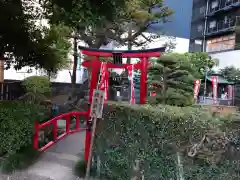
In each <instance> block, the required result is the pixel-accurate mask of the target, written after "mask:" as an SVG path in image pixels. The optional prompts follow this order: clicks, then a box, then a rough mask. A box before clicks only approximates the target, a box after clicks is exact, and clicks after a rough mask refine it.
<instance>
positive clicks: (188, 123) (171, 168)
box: [94, 104, 240, 180]
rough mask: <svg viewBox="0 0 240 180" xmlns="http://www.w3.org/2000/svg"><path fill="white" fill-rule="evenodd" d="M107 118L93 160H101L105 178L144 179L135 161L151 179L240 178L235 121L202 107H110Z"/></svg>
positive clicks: (148, 178) (113, 179)
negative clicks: (137, 169) (224, 119)
mask: <svg viewBox="0 0 240 180" xmlns="http://www.w3.org/2000/svg"><path fill="white" fill-rule="evenodd" d="M104 116H105V117H104V120H102V121H100V122H99V124H98V127H97V132H96V142H95V145H94V156H95V157H96V156H100V158H101V168H100V170H101V179H108V180H125V179H126V180H128V179H131V177H132V176H133V175H134V174H135V175H136V174H137V175H138V176H139V174H140V172H134V170H133V164H134V162H135V161H136V160H139V161H140V167H139V168H140V171H142V172H143V174H144V177H145V179H147V180H169V179H177V176H181V175H182V176H184V177H185V180H193V179H196V180H206V179H208V180H215V179H238V178H239V176H238V172H237V171H238V167H237V164H236V163H235V164H234V163H233V162H234V161H233V160H236V158H235V157H236V154H235V153H237V146H238V145H237V143H235V144H234V143H233V142H234V140H233V139H235V140H236V137H238V136H237V134H238V130H237V129H236V130H233V127H231V126H230V124H231V122H230V121H223V120H222V119H219V118H216V117H212V116H211V115H210V114H209V113H207V112H204V111H201V110H200V109H198V108H191V107H187V108H186V107H185V108H180V107H172V106H158V107H151V106H137V105H135V106H132V105H122V104H111V105H108V106H106V107H105V113H104ZM234 127H236V126H234ZM224 132H225V133H224ZM204 137H205V140H204V141H203V142H201V140H203V138H204ZM235 142H236V141H235ZM239 142H240V141H239ZM194 144H198V145H199V146H196V147H197V148H196V155H195V156H194V157H190V155H191V151H190V148H191V147H193V145H194ZM230 149H231V150H230ZM193 153H194V152H193ZM231 157H233V159H232V158H231ZM179 158H180V159H181V161H179V162H178V160H179ZM95 159H96V158H95ZM235 162H236V161H235ZM239 162H240V161H239ZM181 167H183V168H181ZM237 176H238V178H237Z"/></svg>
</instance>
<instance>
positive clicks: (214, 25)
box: [205, 17, 239, 35]
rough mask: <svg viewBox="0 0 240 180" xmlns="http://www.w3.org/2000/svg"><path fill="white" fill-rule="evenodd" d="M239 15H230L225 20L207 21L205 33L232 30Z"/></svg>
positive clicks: (212, 33) (211, 33) (210, 33)
mask: <svg viewBox="0 0 240 180" xmlns="http://www.w3.org/2000/svg"><path fill="white" fill-rule="evenodd" d="M238 20H239V17H231V18H228V19H225V20H219V21H211V22H209V23H208V26H207V29H206V34H205V35H214V34H220V33H223V32H228V31H233V30H235V27H236V25H237V22H238Z"/></svg>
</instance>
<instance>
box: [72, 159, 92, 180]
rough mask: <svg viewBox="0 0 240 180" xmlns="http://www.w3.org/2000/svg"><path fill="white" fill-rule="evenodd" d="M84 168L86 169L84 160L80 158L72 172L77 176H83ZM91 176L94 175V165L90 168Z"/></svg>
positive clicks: (84, 173)
mask: <svg viewBox="0 0 240 180" xmlns="http://www.w3.org/2000/svg"><path fill="white" fill-rule="evenodd" d="M86 169H87V164H86V162H85V160H80V161H78V162H77V164H76V166H75V168H74V173H75V174H76V176H78V177H85V175H86ZM90 173H91V177H94V176H96V167H95V166H94V165H93V166H92V167H91V170H90Z"/></svg>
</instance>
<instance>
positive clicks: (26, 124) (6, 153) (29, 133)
mask: <svg viewBox="0 0 240 180" xmlns="http://www.w3.org/2000/svg"><path fill="white" fill-rule="evenodd" d="M41 110H43V111H45V109H44V108H41V107H40V106H38V105H34V104H26V103H23V102H17V101H11V102H10V101H6V102H5V101H3V102H0V142H1V144H0V156H2V157H3V159H4V160H3V161H2V162H1V166H2V167H4V168H5V167H7V168H8V169H9V168H10V169H11V168H15V167H17V166H18V165H21V163H22V160H23V157H22V156H21V160H19V161H18V160H17V158H18V157H20V155H19V156H18V155H17V154H18V153H20V154H24V153H23V149H26V148H32V147H33V146H32V142H33V135H34V121H35V120H39V121H42V120H43V119H42V118H44V117H43V116H42V114H40V111H41ZM43 114H44V113H43ZM33 151H34V150H33V149H28V152H33ZM32 154H34V153H32ZM27 156H31V154H29V155H26V154H25V158H26V157H27ZM10 160H11V161H12V160H13V161H12V163H13V164H11V163H10ZM16 163H18V164H16ZM10 164H11V165H10Z"/></svg>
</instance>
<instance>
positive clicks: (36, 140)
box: [33, 121, 39, 149]
mask: <svg viewBox="0 0 240 180" xmlns="http://www.w3.org/2000/svg"><path fill="white" fill-rule="evenodd" d="M34 131H35V132H34V136H33V147H34V148H35V149H38V137H39V124H38V122H37V121H35V122H34Z"/></svg>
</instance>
